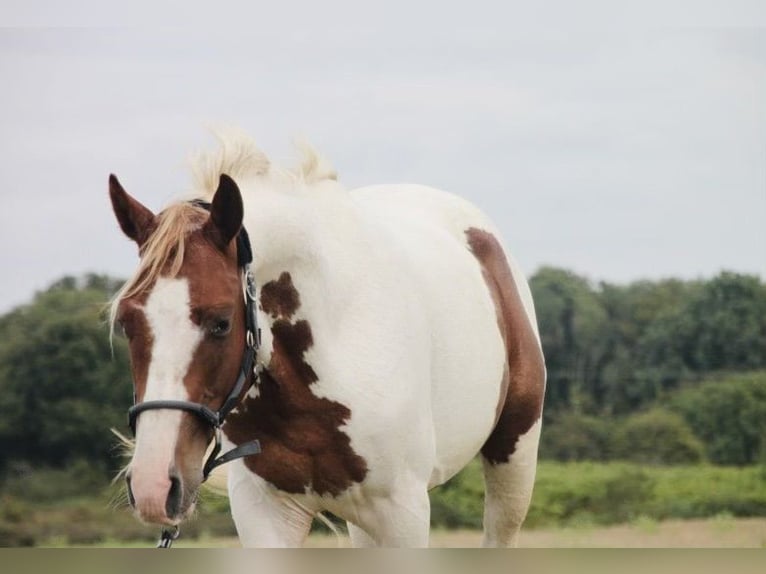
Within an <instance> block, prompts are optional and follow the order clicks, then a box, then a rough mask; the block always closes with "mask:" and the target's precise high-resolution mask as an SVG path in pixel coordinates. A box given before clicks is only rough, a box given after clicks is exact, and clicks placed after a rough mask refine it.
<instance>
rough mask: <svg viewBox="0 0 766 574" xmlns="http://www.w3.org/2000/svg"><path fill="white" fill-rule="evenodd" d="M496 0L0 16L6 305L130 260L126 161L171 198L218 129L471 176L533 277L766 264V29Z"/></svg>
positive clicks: (641, 274)
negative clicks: (66, 18)
mask: <svg viewBox="0 0 766 574" xmlns="http://www.w3.org/2000/svg"><path fill="white" fill-rule="evenodd" d="M11 4H14V5H15V4H16V3H14V2H11ZM392 4H393V5H395V6H396V5H401V6H406V4H405V3H403V2H399V0H396V1H394V0H392ZM18 5H19V6H27V8H26V10H27V12H28V11H29V9H28V4H24V3H20V4H18ZM53 5H54V4H51V6H53ZM55 5H62V3H58V4H55ZM753 5H755V6H756V7H757V8H756V11H760V14H759V15H760V16H765V15H766V5H764V8H759V7H758V6H759V4H758V3H755V4H753ZM433 6H436V4H432V7H433ZM492 6H493V8H494V12H493V11H483V12H481V14H480V16H476V14H473V16H472V17H467V16H466V15H465V14H462V13H461V12H459V11H452V12H448V11H445V12H440V13H439V14H438V16H439V17H438V18H435V17H433V13H434V11H433V10H431V11H429V10H426V9H423V10H420V11H417V10H415V11H412V12H410V13H409V14H408V18H406V19H399V18H397V17H396V16H395V15H393V14H391V13H386V14H379V13H375V14H366V15H365V14H360V13H357V14H355V18H356V19H355V20H354V21H353V23H351V22H349V21H346V20H344V18H343V17H342V16H341V15H338V14H335V13H333V12H332V11H318V10H316V11H313V12H311V13H310V14H307V13H305V12H295V13H293V12H291V11H290V8H289V7H286V6H285V5H283V4H280V5H279V6H275V7H271V8H268V9H264V11H262V12H259V13H258V14H257V15H256V16H257V17H253V18H249V19H248V20H247V21H246V22H245V24H247V25H243V21H242V20H239V21H238V22H236V20H237V18H236V17H235V18H234V20H235V23H234V26H235V27H234V28H232V27H227V26H221V25H219V24H218V23H217V22H212V21H211V22H210V23H209V25H204V26H203V25H201V23H199V22H198V23H197V24H196V25H194V26H182V27H172V28H170V27H154V28H147V27H136V26H129V27H109V28H107V27H98V26H97V27H95V28H82V27H80V28H56V27H53V28H50V27H49V28H13V29H11V28H2V29H0V77H2V78H3V80H2V88H1V89H0V158H1V159H0V161H1V162H2V164H1V168H0V199H1V200H2V206H1V207H0V245H2V248H1V249H2V251H0V265H2V269H3V271H4V273H3V280H2V282H0V312H4V311H6V310H8V309H10V308H12V307H13V306H15V305H18V304H21V303H23V302H26V301H28V300H30V299H31V297H32V296H33V294H34V292H35V291H37V290H41V289H44V288H45V287H46V286H47V285H48V284H50V283H51V282H52V281H54V280H56V279H57V278H59V277H61V276H63V275H67V274H74V275H78V274H82V273H86V272H90V271H93V272H102V273H108V274H111V275H114V276H118V277H127V276H128V275H129V274H130V273H131V272H132V270H133V269H134V268H135V264H136V253H135V249H134V246H133V245H132V244H131V243H130V242H129V241H128V240H127V239H125V238H124V236H123V235H122V234H121V232H120V231H119V228H118V227H117V224H116V222H115V220H114V217H113V215H112V213H111V210H110V205H109V201H108V195H107V177H108V175H109V173H115V174H117V175H118V177H119V178H120V181H121V182H122V183H123V185H124V186H125V188H126V189H127V190H128V191H129V192H130V193H131V194H133V195H134V196H135V197H136V198H138V199H139V200H140V201H142V202H143V203H144V204H145V205H147V206H148V207H150V208H152V209H154V210H158V209H160V208H161V207H162V206H163V205H165V204H167V203H168V202H169V201H171V200H173V199H174V198H175V197H177V196H178V195H179V194H182V193H184V192H186V191H188V189H189V187H190V185H191V177H190V174H189V171H188V169H187V168H186V165H185V161H186V159H187V157H188V156H189V155H190V154H192V153H193V152H195V151H198V150H200V149H205V148H210V147H212V146H213V145H214V140H213V138H212V137H211V136H210V134H209V133H208V132H207V131H206V130H207V126H210V125H236V126H240V127H241V128H243V129H244V130H245V131H247V132H249V133H250V134H251V135H252V136H253V137H254V138H255V140H256V141H257V142H258V143H259V145H260V146H261V147H262V148H263V149H264V150H265V151H266V152H267V154H269V155H270V156H271V157H272V159H274V160H276V161H286V162H290V161H293V160H294V158H295V153H294V152H293V151H292V149H291V141H292V140H293V139H294V138H295V137H304V138H306V139H308V140H309V141H311V142H312V143H313V144H314V145H315V147H317V148H318V149H319V150H320V151H321V152H322V153H323V155H325V156H326V157H327V158H328V159H329V160H330V161H331V162H332V163H333V164H334V165H335V166H336V168H337V169H338V172H339V175H340V181H341V182H342V183H343V184H344V185H345V186H347V187H348V188H354V187H358V186H362V185H367V184H377V183H397V182H413V183H422V184H427V185H432V186H435V187H439V188H442V189H445V190H448V191H451V192H453V193H457V194H459V195H461V196H463V197H465V198H467V199H468V200H470V201H472V202H474V203H476V204H477V205H478V206H480V207H481V208H482V209H484V210H485V211H486V212H487V213H488V214H489V215H490V216H491V217H492V218H493V219H494V220H495V222H496V223H497V225H498V226H499V227H500V229H501V231H502V233H503V235H504V238H505V242H506V244H507V245H508V247H509V248H510V250H511V251H512V253H513V254H514V256H515V257H516V259H517V260H519V262H520V263H521V265H522V267H523V268H524V270H525V271H526V272H527V273H530V274H531V273H533V272H534V271H535V270H536V269H538V268H539V267H540V266H543V265H555V266H559V267H564V268H567V269H571V270H573V271H575V272H577V273H579V274H582V275H585V276H587V277H589V278H590V279H592V280H593V281H601V280H604V281H609V282H616V283H626V282H629V281H634V280H638V279H658V278H663V277H671V276H672V277H681V278H698V277H711V276H713V275H715V274H716V273H718V272H719V271H721V270H723V269H727V270H733V271H737V272H742V273H752V274H758V275H760V276H761V277H762V278H764V279H766V224H765V223H766V28H757V27H744V26H741V25H736V26H726V27H724V26H711V25H710V24H709V23H706V24H705V25H704V26H686V25H684V26H679V25H671V26H666V25H662V26H652V25H645V26H644V25H641V26H626V27H623V26H611V27H610V26H606V27H595V28H594V27H589V28H579V29H578V28H571V29H570V28H565V27H561V26H550V27H546V26H541V25H537V26H534V25H532V24H531V23H530V24H529V25H527V24H525V23H524V22H526V21H527V20H525V18H520V19H515V16H516V15H517V13H516V12H513V11H512V10H511V8H508V5H506V4H505V3H499V2H498V3H496V4H492ZM3 9H4V10H6V13H5V14H2V13H0V16H3V17H4V18H3V20H2V21H4V22H12V23H20V24H25V23H27V22H28V20H29V16H28V14H27V12H24V11H23V10H21V9H19V10H21V11H18V12H16V13H11V12H10V11H9V9H8V6H7V5H6V7H5V8H3ZM94 14H95V15H94V16H93V18H92V20H93V22H89V23H95V24H97V25H102V24H111V25H113V24H114V22H110V21H109V18H108V14H107V13H94ZM9 15H10V16H13V17H10V16H9ZM233 16H236V14H234V15H233ZM522 16H525V15H522ZM14 18H15V19H14ZM715 21H719V22H724V23H725V19H724V20H721V19H720V18H718V19H717V20H715V19H714V22H715ZM509 22H514V23H515V25H514V26H512V27H509V25H508V23H509ZM520 22H521V23H520ZM65 23H67V22H65ZM256 250H257V246H256Z"/></svg>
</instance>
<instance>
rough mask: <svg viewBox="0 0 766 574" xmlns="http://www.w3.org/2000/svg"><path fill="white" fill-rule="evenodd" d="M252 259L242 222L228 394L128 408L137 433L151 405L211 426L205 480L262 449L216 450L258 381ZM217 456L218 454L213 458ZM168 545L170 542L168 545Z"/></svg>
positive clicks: (253, 443) (253, 446)
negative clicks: (214, 401)
mask: <svg viewBox="0 0 766 574" xmlns="http://www.w3.org/2000/svg"><path fill="white" fill-rule="evenodd" d="M191 203H192V204H193V205H195V206H197V207H201V208H202V209H206V210H208V211H209V210H210V204H209V203H207V202H204V201H201V200H194V201H192V202H191ZM252 261H253V250H252V247H251V246H250V238H249V237H248V235H247V231H246V230H245V228H244V226H243V227H241V228H240V230H239V233H238V234H237V265H238V266H239V268H240V269H242V273H243V277H244V281H243V292H244V296H245V351H244V353H243V355H242V364H241V366H240V369H239V376H238V377H237V380H236V382H235V383H234V387H233V388H232V390H231V392H230V393H229V396H228V397H226V400H225V401H224V402H223V405H221V408H220V409H218V410H217V411H214V410H213V409H211V408H210V407H208V406H206V405H203V404H201V403H193V402H191V401H171V400H160V401H144V402H142V403H136V404H134V405H133V406H132V407H130V408H129V409H128V425H129V426H130V429H131V430H132V431H133V434H134V435H135V434H136V419H137V418H138V415H140V414H141V413H142V412H144V411H150V410H154V409H175V410H180V411H186V412H189V413H192V414H194V415H197V417H199V418H200V419H202V420H203V421H204V422H205V423H207V424H208V425H210V426H211V427H213V430H214V431H215V446H213V450H212V452H211V453H210V455H209V456H208V458H207V460H206V461H205V466H204V467H203V470H202V481H203V482H204V481H206V480H207V478H208V476H209V475H210V473H211V472H212V470H213V469H214V468H216V467H218V466H220V465H222V464H225V463H227V462H230V461H232V460H236V459H238V458H242V457H244V456H250V455H253V454H258V453H259V452H261V445H260V443H259V442H258V441H257V440H252V441H249V442H246V443H243V444H241V445H239V446H237V447H236V448H233V449H232V450H230V451H228V452H225V453H224V454H222V455H221V456H218V453H219V452H221V426H223V423H224V420H225V419H226V416H227V415H228V414H229V413H230V412H231V411H232V410H233V409H234V408H235V407H236V406H237V405H238V404H239V397H240V395H241V394H242V391H243V389H244V388H245V385H246V384H247V382H248V376H249V375H250V374H251V373H252V375H253V383H254V384H257V382H258V370H257V369H256V364H255V354H256V352H257V351H258V349H259V348H260V346H261V331H260V329H259V328H258V317H257V315H256V310H255V280H254V279H253V274H252V272H251V271H250V263H252ZM216 457H217V458H216ZM168 546H169V545H168Z"/></svg>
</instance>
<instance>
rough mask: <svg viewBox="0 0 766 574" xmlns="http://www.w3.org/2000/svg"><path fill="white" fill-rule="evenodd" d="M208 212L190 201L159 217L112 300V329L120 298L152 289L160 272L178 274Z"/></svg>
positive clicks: (172, 206)
mask: <svg viewBox="0 0 766 574" xmlns="http://www.w3.org/2000/svg"><path fill="white" fill-rule="evenodd" d="M206 218H207V212H206V211H205V210H203V209H202V208H199V207H196V206H194V205H192V204H190V203H185V202H184V203H176V204H173V205H171V206H170V207H168V208H166V209H165V210H164V211H162V212H161V213H160V214H159V216H158V225H157V229H155V230H154V232H153V233H152V235H151V236H150V237H149V239H148V240H147V241H146V243H145V244H144V245H143V247H142V248H141V259H140V260H139V264H138V268H137V269H136V272H135V273H134V275H133V277H132V278H131V279H129V280H128V281H126V283H125V284H124V285H123V286H122V288H121V289H120V290H119V291H118V292H117V293H116V294H115V296H114V297H113V298H112V301H111V303H110V312H109V323H110V327H111V330H112V332H113V331H114V323H115V321H116V319H117V310H118V308H119V305H120V301H122V300H123V299H126V298H128V297H134V296H136V295H138V294H139V293H141V292H143V291H146V290H147V289H149V288H150V287H151V286H152V285H153V284H154V283H156V281H157V279H158V278H159V277H160V275H162V276H165V277H176V276H177V275H178V273H179V272H180V271H181V265H182V264H183V260H184V254H185V252H186V243H187V239H188V237H189V235H190V234H191V233H192V232H194V231H195V230H197V229H199V228H200V227H201V226H202V224H203V223H204V222H205V220H206Z"/></svg>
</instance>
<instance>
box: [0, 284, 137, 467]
mask: <svg viewBox="0 0 766 574" xmlns="http://www.w3.org/2000/svg"><path fill="white" fill-rule="evenodd" d="M116 284H117V282H116V281H114V280H112V279H109V278H105V277H101V276H97V275H91V276H88V277H85V278H84V279H75V278H72V277H65V278H64V279H62V280H60V281H57V282H56V283H55V284H54V285H53V286H51V288H49V289H48V290H46V291H45V292H42V293H39V294H38V295H37V296H36V297H35V299H34V301H33V302H32V303H31V304H29V305H24V306H22V307H19V308H17V309H15V310H14V311H12V312H11V313H9V314H7V315H5V316H3V317H2V318H1V319H0V453H2V454H0V457H1V458H0V468H2V467H3V466H5V465H7V463H8V462H9V461H11V460H16V461H25V462H29V463H33V464H45V465H54V466H62V465H65V464H66V463H67V462H68V461H71V460H74V459H78V458H84V459H88V460H92V461H94V462H96V463H100V464H107V463H108V462H109V461H110V460H111V458H112V453H111V447H112V445H113V443H114V440H113V438H112V436H111V434H110V432H109V428H110V427H112V426H116V427H121V426H123V425H124V418H125V408H126V407H127V406H128V405H129V404H130V400H131V395H132V391H131V385H130V375H129V365H128V362H127V353H126V349H125V348H124V342H123V341H122V340H120V339H116V340H115V349H114V356H112V350H111V348H110V345H109V333H108V330H107V328H106V324H105V321H104V318H103V308H104V304H105V302H106V301H107V300H108V298H109V296H110V295H111V294H112V291H113V289H114V288H115V287H116Z"/></svg>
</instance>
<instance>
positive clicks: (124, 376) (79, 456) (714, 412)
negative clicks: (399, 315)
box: [0, 267, 766, 477]
mask: <svg viewBox="0 0 766 574" xmlns="http://www.w3.org/2000/svg"><path fill="white" fill-rule="evenodd" d="M530 284H531V287H532V291H533V294H534V297H535V303H536V308H537V317H538V323H539V326H540V333H541V339H542V343H543V348H544V351H545V356H546V364H547V370H548V385H547V389H546V403H545V411H544V418H545V421H544V426H543V429H544V430H543V439H542V444H541V456H543V457H544V458H551V459H558V460H586V459H591V460H609V459H622V460H634V461H639V462H650V463H677V462H698V461H709V462H713V463H719V464H736V465H744V464H752V463H756V462H766V453H765V452H764V451H766V423H765V422H764V421H766V284H764V282H763V281H761V280H760V279H759V278H758V277H755V276H750V275H742V274H737V273H728V272H726V273H721V274H719V275H718V276H716V277H714V278H712V279H708V280H701V279H700V280H693V281H682V280H677V279H668V280H662V281H639V282H634V283H630V284H628V285H615V284H610V283H598V284H595V283H593V282H591V281H589V280H588V279H587V278H585V277H582V276H579V275H577V274H575V273H572V272H571V271H567V270H565V269H559V268H553V267H545V268H542V269H540V270H539V271H537V272H536V273H535V274H534V275H533V276H532V277H531V279H530ZM119 285H120V281H119V280H117V279H114V278H110V277H105V276H101V275H87V276H85V277H79V278H75V277H64V278H62V279H60V280H59V281H57V282H55V283H54V284H53V285H51V286H50V287H49V288H48V289H46V290H45V291H42V292H40V293H38V294H36V295H35V297H34V298H33V300H32V301H31V302H30V303H28V304H25V305H22V306H20V307H17V308H15V309H14V310H12V311H10V312H9V313H6V314H5V315H3V316H2V317H0V477H2V476H3V475H7V474H8V472H9V471H13V470H14V469H16V470H18V469H19V468H22V469H23V468H27V467H30V468H32V467H40V466H46V467H54V468H56V467H58V468H62V467H65V466H67V465H69V464H72V463H73V462H75V461H79V462H82V461H87V463H88V464H89V465H90V467H91V468H95V469H99V470H100V471H102V472H103V473H104V474H111V473H113V472H114V471H115V470H116V469H117V468H118V467H119V466H120V464H121V463H122V461H120V459H119V457H118V454H117V453H116V451H115V447H114V445H115V439H114V437H113V436H112V435H111V433H110V432H109V429H110V428H111V427H115V428H118V429H122V430H125V426H126V424H125V416H126V415H125V412H126V409H127V407H128V406H129V405H130V403H131V400H132V387H131V382H130V370H129V362H128V357H127V349H126V346H125V342H124V341H123V340H122V339H120V338H115V339H114V347H113V348H112V347H111V346H110V341H109V333H108V329H107V324H106V319H105V313H104V311H105V304H106V302H107V301H108V299H109V298H110V297H111V296H112V295H113V294H114V293H115V291H116V290H117V288H118V287H119Z"/></svg>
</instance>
